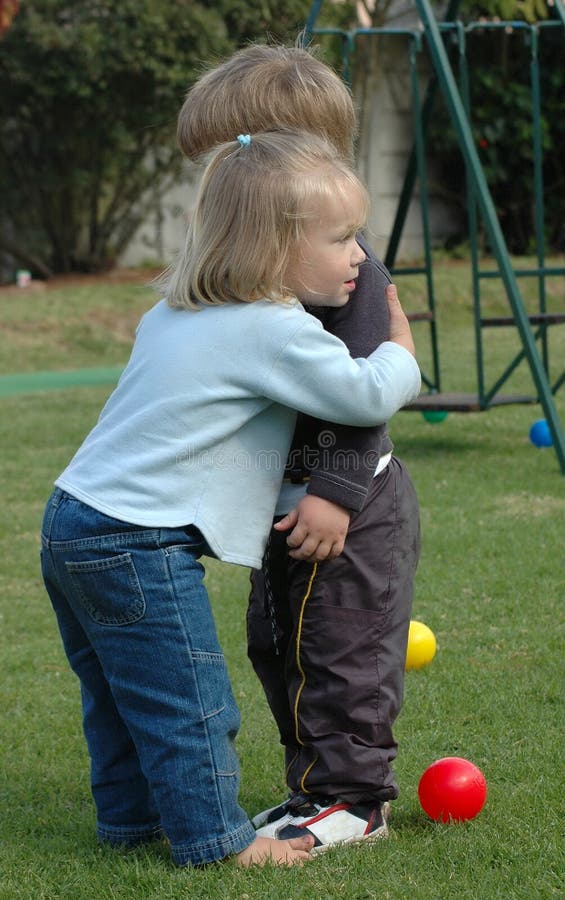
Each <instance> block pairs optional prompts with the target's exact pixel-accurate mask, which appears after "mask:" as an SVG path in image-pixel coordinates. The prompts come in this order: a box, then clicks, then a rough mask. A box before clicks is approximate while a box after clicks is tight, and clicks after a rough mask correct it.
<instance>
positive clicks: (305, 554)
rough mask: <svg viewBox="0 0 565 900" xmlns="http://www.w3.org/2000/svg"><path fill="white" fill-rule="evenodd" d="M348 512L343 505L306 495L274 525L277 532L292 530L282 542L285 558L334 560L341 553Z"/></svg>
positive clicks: (318, 560) (314, 560)
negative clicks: (285, 544)
mask: <svg viewBox="0 0 565 900" xmlns="http://www.w3.org/2000/svg"><path fill="white" fill-rule="evenodd" d="M350 515H351V513H350V512H349V510H347V509H345V508H344V507H343V506H338V505H337V503H332V502H331V501H330V500H324V499H323V498H322V497H316V496H315V495H314V494H307V495H306V496H305V497H303V498H302V500H301V501H300V503H299V504H298V506H297V507H296V509H293V510H291V511H290V512H289V513H288V514H287V515H286V516H285V517H284V519H281V520H280V522H277V524H276V525H275V526H274V527H275V528H276V529H277V531H288V529H289V528H292V531H291V532H290V534H289V536H288V537H287V539H286V542H287V544H288V546H289V548H290V549H289V554H288V555H289V556H292V558H293V559H304V560H307V561H308V562H323V560H325V559H334V558H335V557H336V556H339V554H340V553H341V552H342V550H343V545H344V543H345V538H346V536H347V531H348V528H349V518H350Z"/></svg>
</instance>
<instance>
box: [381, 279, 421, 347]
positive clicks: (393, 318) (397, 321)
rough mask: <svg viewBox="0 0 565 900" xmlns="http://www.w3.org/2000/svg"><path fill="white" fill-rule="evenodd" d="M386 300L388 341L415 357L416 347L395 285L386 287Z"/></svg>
mask: <svg viewBox="0 0 565 900" xmlns="http://www.w3.org/2000/svg"><path fill="white" fill-rule="evenodd" d="M386 299H387V300H388V310H389V313H390V340H391V341H394V343H395V344H400V345H401V346H402V347H404V348H405V349H406V350H408V351H409V352H410V353H411V354H412V356H416V347H415V345H414V339H413V337H412V332H411V330H410V322H409V321H408V319H407V318H406V314H405V312H404V310H403V309H402V307H401V305H400V300H399V299H398V292H397V290H396V285H395V284H389V285H387V289H386Z"/></svg>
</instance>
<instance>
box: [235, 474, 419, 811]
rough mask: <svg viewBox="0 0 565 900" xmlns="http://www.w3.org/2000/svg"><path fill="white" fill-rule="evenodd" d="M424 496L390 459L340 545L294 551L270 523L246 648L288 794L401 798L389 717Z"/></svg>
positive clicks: (396, 698)
mask: <svg viewBox="0 0 565 900" xmlns="http://www.w3.org/2000/svg"><path fill="white" fill-rule="evenodd" d="M419 553H420V523H419V512H418V501H417V498H416V494H415V491H414V488H413V485H412V482H411V480H410V477H409V475H408V473H407V471H406V469H405V468H404V466H403V465H402V463H401V462H400V461H399V460H397V459H396V458H395V457H393V458H392V460H391V462H390V463H389V465H388V466H387V468H386V469H385V471H384V472H382V473H381V474H380V475H379V476H377V477H376V478H375V479H374V481H373V484H372V486H371V488H370V491H369V495H368V497H367V500H366V503H365V505H364V507H363V509H362V510H361V511H360V512H359V513H355V514H354V515H353V516H352V518H351V524H350V528H349V532H348V535H347V540H346V543H345V548H344V551H343V553H342V554H341V555H340V556H339V557H338V558H337V559H333V560H329V561H326V562H323V563H317V564H312V563H305V562H301V561H298V560H293V559H291V558H290V557H289V556H288V553H287V546H286V535H285V534H283V535H281V534H279V533H278V532H276V531H274V530H273V531H272V532H271V536H270V540H269V544H268V546H267V551H266V554H265V560H264V565H263V569H262V570H261V571H258V570H256V571H253V572H252V574H251V585H252V590H251V596H250V601H249V609H248V615H247V627H248V652H249V658H250V659H251V662H252V663H253V667H254V669H255V671H256V673H257V675H258V676H259V678H260V680H261V683H262V685H263V688H264V691H265V694H266V697H267V700H268V702H269V705H270V707H271V710H272V713H273V715H274V717H275V720H276V723H277V725H278V728H279V732H280V736H281V743H282V744H283V746H284V748H285V756H286V767H287V773H286V778H287V784H288V786H289V788H290V789H291V791H294V792H296V791H301V792H304V793H314V794H321V795H324V796H339V797H340V798H342V799H344V800H348V801H359V800H373V799H375V800H387V799H393V798H395V797H397V796H398V786H397V784H396V782H395V779H394V774H393V771H392V767H391V766H392V761H393V760H394V758H395V757H396V749H397V745H396V743H395V741H394V738H393V734H392V726H393V723H394V721H395V719H396V717H397V716H398V713H399V711H400V707H401V704H402V693H403V683H404V662H405V658H406V642H407V637H408V626H409V622H410V613H411V608H412V596H413V581H414V574H415V571H416V566H417V563H418V557H419Z"/></svg>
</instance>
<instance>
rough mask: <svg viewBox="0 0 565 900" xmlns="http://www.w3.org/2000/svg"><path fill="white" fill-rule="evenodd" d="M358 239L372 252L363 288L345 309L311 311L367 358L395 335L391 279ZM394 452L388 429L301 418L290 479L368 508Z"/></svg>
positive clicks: (354, 507) (312, 490)
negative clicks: (383, 460) (380, 466)
mask: <svg viewBox="0 0 565 900" xmlns="http://www.w3.org/2000/svg"><path fill="white" fill-rule="evenodd" d="M357 240H358V241H359V244H360V245H361V247H362V248H363V250H364V251H365V253H366V254H367V260H366V261H365V262H364V263H362V264H361V267H360V270H359V278H358V279H357V288H356V289H355V291H354V292H353V293H352V294H351V296H350V299H349V302H348V303H346V304H345V306H342V307H337V308H331V307H318V308H309V309H308V311H309V312H310V313H312V315H315V316H317V318H319V319H320V320H321V322H322V323H323V325H324V328H325V329H326V331H329V332H331V334H335V335H336V336H337V337H339V338H340V339H341V340H342V341H343V342H344V344H345V345H346V346H347V348H348V350H349V352H350V354H351V356H352V357H353V358H354V359H356V358H358V357H366V356H368V355H369V353H371V352H372V351H373V350H374V349H375V348H376V347H378V346H379V344H381V343H382V342H383V341H386V340H388V337H389V315H388V304H387V301H386V296H385V289H386V286H387V285H388V284H391V277H390V274H389V273H388V271H387V269H386V268H385V266H384V265H383V263H382V262H381V261H380V260H378V259H377V257H376V256H375V254H374V253H373V251H372V250H371V248H370V247H369V245H368V244H367V242H366V240H365V239H364V238H363V237H362V236H361V235H358V237H357ZM391 450H392V442H391V440H390V437H389V435H388V432H387V427H386V425H379V426H377V427H376V428H354V427H352V426H348V425H335V424H334V423H330V422H326V423H324V422H321V421H320V420H319V419H313V418H310V417H309V416H305V415H299V416H298V420H297V423H296V431H295V433H294V439H293V444H292V448H291V451H290V456H289V463H288V465H287V472H286V474H287V476H290V477H292V480H297V481H299V480H300V479H301V477H305V476H308V477H309V479H310V481H309V484H308V489H307V492H308V493H309V494H315V495H316V496H317V497H323V498H324V499H326V500H331V501H332V502H333V503H338V504H339V505H340V506H345V507H347V508H348V509H351V510H354V511H356V510H359V509H361V508H362V506H363V504H364V502H365V498H366V496H367V491H368V489H369V485H370V484H371V479H372V478H373V476H374V474H375V469H376V467H377V463H378V461H379V457H380V456H382V455H384V454H385V453H389V452H390V451H391Z"/></svg>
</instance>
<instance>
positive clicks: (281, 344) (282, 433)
mask: <svg viewBox="0 0 565 900" xmlns="http://www.w3.org/2000/svg"><path fill="white" fill-rule="evenodd" d="M419 390H420V372H419V368H418V365H417V363H416V361H415V360H414V358H413V356H412V355H411V354H410V353H409V352H408V351H407V350H404V349H403V348H402V347H400V346H399V345H398V344H394V343H391V342H385V343H384V344H381V346H380V347H379V348H378V349H377V350H376V351H375V353H373V354H372V356H370V357H369V359H358V360H353V359H351V357H350V355H349V353H348V351H347V348H346V347H345V345H344V344H343V343H342V342H341V341H340V340H339V339H338V338H335V337H333V336H332V335H330V334H328V333H327V332H325V331H324V330H323V328H322V326H321V325H320V323H319V322H318V320H317V319H315V318H314V317H313V316H310V315H309V314H308V313H306V312H305V311H304V309H303V307H302V306H301V305H300V304H299V303H298V302H297V303H296V304H294V305H282V304H277V303H270V302H268V301H258V302H255V303H237V304H228V305H222V306H215V307H205V308H203V309H201V310H199V311H198V312H190V311H187V310H173V309H170V308H169V307H168V306H167V304H166V303H165V302H164V301H161V302H160V303H157V305H156V306H154V307H153V309H151V310H150V311H149V312H148V313H147V314H146V315H145V316H144V317H143V319H142V320H141V322H140V324H139V327H138V330H137V335H136V340H135V344H134V346H133V350H132V354H131V357H130V360H129V362H128V364H127V366H126V368H125V370H124V372H123V374H122V377H121V378H120V381H119V382H118V385H117V386H116V389H115V390H114V392H113V393H112V395H111V396H110V398H109V400H108V402H107V403H106V405H105V407H104V409H103V410H102V413H101V415H100V418H99V420H98V423H97V425H96V426H95V427H94V429H93V430H92V431H91V432H90V434H89V435H88V437H87V438H86V440H85V441H84V443H83V444H82V446H81V447H80V449H79V450H78V452H77V453H76V455H75V457H74V458H73V459H72V461H71V463H70V464H69V466H68V467H67V468H66V469H65V471H64V472H63V473H62V475H61V476H60V477H59V478H58V479H57V481H56V484H57V485H58V486H59V487H61V488H63V489H64V490H66V491H68V492H69V493H70V494H72V495H73V496H75V497H77V498H78V499H80V500H82V501H83V502H84V503H86V504H88V505H89V506H92V507H94V508H95V509H97V510H99V511H100V512H103V513H106V514H107V515H110V516H113V517H114V518H117V519H120V520H122V521H126V522H132V523H134V524H138V525H143V526H148V527H177V526H183V525H191V524H192V525H195V526H197V528H199V529H200V531H201V532H202V533H203V535H204V537H205V538H206V541H207V542H208V544H209V546H210V548H211V549H212V551H213V552H214V553H215V555H216V556H218V557H219V558H220V559H222V560H224V561H226V562H232V563H239V564H241V565H246V566H254V567H257V566H260V564H261V558H262V555H263V550H264V546H265V542H266V539H267V535H268V533H269V529H270V526H271V520H272V517H273V512H274V509H275V504H276V500H277V495H278V492H279V488H280V484H281V480H282V475H283V471H284V465H285V462H286V457H287V454H288V450H289V446H290V441H291V438H292V434H293V430H294V424H295V416H296V413H295V410H297V409H299V410H302V411H303V412H306V413H308V414H310V415H313V416H317V417H319V418H321V419H324V420H327V421H333V422H339V423H344V424H349V425H376V424H380V423H382V422H386V421H387V420H388V419H390V417H391V416H392V415H393V414H394V413H395V412H396V411H397V410H398V409H399V408H400V407H402V406H404V405H405V404H406V403H408V402H409V401H411V400H413V399H414V398H415V397H416V396H417V395H418V392H419Z"/></svg>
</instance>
